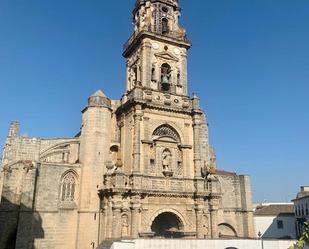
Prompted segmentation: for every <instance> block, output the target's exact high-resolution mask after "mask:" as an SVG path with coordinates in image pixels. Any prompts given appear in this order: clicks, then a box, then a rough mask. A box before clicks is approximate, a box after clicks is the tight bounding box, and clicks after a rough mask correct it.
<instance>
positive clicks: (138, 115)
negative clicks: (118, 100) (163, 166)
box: [133, 106, 143, 173]
mask: <svg viewBox="0 0 309 249" xmlns="http://www.w3.org/2000/svg"><path fill="white" fill-rule="evenodd" d="M142 116H143V114H142V110H141V106H136V110H135V114H134V137H133V173H140V163H141V162H140V161H141V160H140V159H141V158H140V157H141V120H142Z"/></svg>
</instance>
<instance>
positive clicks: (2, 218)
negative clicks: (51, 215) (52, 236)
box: [0, 192, 44, 249]
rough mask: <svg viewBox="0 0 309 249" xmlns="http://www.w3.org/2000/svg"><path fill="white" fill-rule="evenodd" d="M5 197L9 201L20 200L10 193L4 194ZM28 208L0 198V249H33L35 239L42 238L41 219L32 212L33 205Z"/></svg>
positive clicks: (37, 214) (23, 198) (24, 198)
mask: <svg viewBox="0 0 309 249" xmlns="http://www.w3.org/2000/svg"><path fill="white" fill-rule="evenodd" d="M5 196H9V199H10V200H19V199H20V198H18V196H16V194H14V193H11V192H10V193H8V192H5ZM14 197H17V198H14ZM27 199H28V200H30V198H29V197H28V198H27V197H25V196H23V197H22V200H23V201H24V200H27ZM30 201H31V200H30ZM31 202H33V201H31ZM25 203H28V202H25ZM30 206H31V207H27V206H25V205H24V204H14V203H12V202H11V201H9V200H8V198H5V197H2V199H1V203H0V249H15V248H27V249H28V248H29V249H33V248H35V247H34V241H35V239H42V238H44V230H43V228H42V219H41V217H40V215H39V213H37V212H33V208H32V207H33V205H30Z"/></svg>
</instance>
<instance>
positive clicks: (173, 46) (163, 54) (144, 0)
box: [123, 0, 191, 96]
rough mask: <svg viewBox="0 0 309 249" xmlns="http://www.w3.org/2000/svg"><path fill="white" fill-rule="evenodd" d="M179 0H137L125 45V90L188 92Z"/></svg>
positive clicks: (188, 44)
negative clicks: (132, 30) (131, 32)
mask: <svg viewBox="0 0 309 249" xmlns="http://www.w3.org/2000/svg"><path fill="white" fill-rule="evenodd" d="M180 14H181V10H180V7H179V4H178V0H137V2H136V4H135V8H134V10H133V25H134V33H133V35H132V36H131V37H130V38H129V40H128V41H127V42H126V44H125V45H124V52H123V56H124V57H125V58H126V59H127V91H131V90H133V89H134V88H136V87H139V88H144V89H149V90H154V91H161V92H166V93H171V94H176V95H185V96H186V95H187V51H188V49H189V48H190V47H191V44H190V42H189V40H188V39H187V37H186V31H185V29H184V28H182V27H181V26H180V25H179V17H180Z"/></svg>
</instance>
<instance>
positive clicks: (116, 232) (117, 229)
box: [112, 202, 122, 239]
mask: <svg viewBox="0 0 309 249" xmlns="http://www.w3.org/2000/svg"><path fill="white" fill-rule="evenodd" d="M121 207H122V205H121V202H116V203H114V205H113V228H112V233H113V234H112V237H113V238H114V239H118V238H121Z"/></svg>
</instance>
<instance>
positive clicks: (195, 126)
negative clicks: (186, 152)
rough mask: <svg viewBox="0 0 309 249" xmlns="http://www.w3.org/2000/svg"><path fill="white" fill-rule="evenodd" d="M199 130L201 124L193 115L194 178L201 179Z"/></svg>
mask: <svg viewBox="0 0 309 249" xmlns="http://www.w3.org/2000/svg"><path fill="white" fill-rule="evenodd" d="M200 128H201V122H200V120H199V117H198V116H197V115H195V117H194V119H193V136H194V177H195V178H201V176H202V175H201V152H200Z"/></svg>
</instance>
